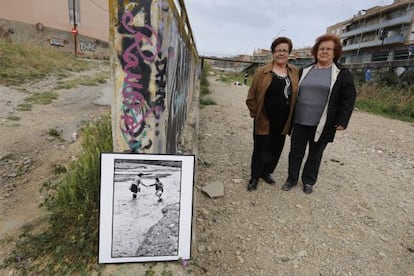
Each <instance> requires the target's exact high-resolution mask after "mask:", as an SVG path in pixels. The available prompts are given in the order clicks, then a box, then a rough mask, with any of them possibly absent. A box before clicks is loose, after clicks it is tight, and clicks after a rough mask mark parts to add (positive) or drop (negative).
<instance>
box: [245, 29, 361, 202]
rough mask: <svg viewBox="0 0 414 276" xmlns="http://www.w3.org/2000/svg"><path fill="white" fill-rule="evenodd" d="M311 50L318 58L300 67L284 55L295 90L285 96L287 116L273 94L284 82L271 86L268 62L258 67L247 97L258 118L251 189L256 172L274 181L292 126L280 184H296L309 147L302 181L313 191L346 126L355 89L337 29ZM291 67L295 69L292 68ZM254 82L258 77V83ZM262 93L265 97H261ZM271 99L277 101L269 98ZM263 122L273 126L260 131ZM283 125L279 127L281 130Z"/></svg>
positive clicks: (321, 37) (275, 59)
mask: <svg viewBox="0 0 414 276" xmlns="http://www.w3.org/2000/svg"><path fill="white" fill-rule="evenodd" d="M278 39H281V38H278ZM278 39H276V40H275V42H276V41H277V40H278ZM283 39H287V38H283ZM275 42H274V43H275ZM290 45H291V44H290ZM272 46H273V44H272ZM290 50H291V48H290ZM290 50H289V52H290ZM272 52H273V49H272ZM311 53H312V55H313V56H314V58H315V63H313V64H311V65H310V66H307V67H306V68H304V69H303V70H300V72H298V71H297V70H296V68H294V67H293V66H291V65H289V64H288V63H287V58H288V55H287V57H286V63H285V64H284V66H285V68H286V70H287V72H290V73H291V74H290V75H289V74H287V76H288V80H289V82H290V87H291V93H290V94H289V93H288V97H287V99H288V101H289V105H290V109H289V112H288V114H287V115H286V113H285V112H286V111H283V109H282V108H280V107H281V105H282V102H283V98H282V97H279V98H277V99H276V96H275V94H276V95H278V94H280V88H281V87H280V86H279V89H271V88H270V87H271V85H269V84H268V82H266V81H264V78H261V77H260V75H261V74H263V71H266V69H264V68H266V67H268V66H269V65H266V66H264V67H262V68H261V69H259V70H258V71H257V73H256V75H255V77H254V79H253V83H252V86H251V87H250V89H249V92H248V96H247V100H246V103H247V106H248V108H249V110H250V115H251V116H252V117H253V118H254V149H253V156H252V165H251V168H252V169H251V179H250V181H249V185H248V190H252V189H256V187H257V179H258V178H257V177H258V176H259V177H262V178H263V179H264V180H265V181H266V182H267V183H270V182H274V181H270V180H273V178H272V177H271V175H270V174H271V173H272V172H273V170H274V169H275V167H276V164H277V162H278V160H279V157H280V153H281V152H282V149H283V145H284V141H285V135H286V134H287V133H290V131H292V133H291V148H290V152H289V168H288V177H287V180H286V183H285V184H284V185H283V186H282V189H283V190H285V191H288V190H290V189H291V188H292V187H294V186H296V185H297V183H298V180H299V174H300V169H301V165H302V162H303V159H304V156H305V151H306V148H307V147H308V155H307V158H306V162H305V165H304V168H303V171H302V175H301V180H302V182H303V191H304V192H305V193H307V194H309V193H311V192H312V191H313V187H314V185H315V183H316V180H317V177H318V174H319V167H320V164H321V160H322V156H323V152H324V150H325V148H326V146H327V144H328V143H329V142H333V140H334V136H335V133H336V131H337V130H344V129H345V128H346V127H347V126H348V122H349V120H350V117H351V114H352V111H353V108H354V104H355V99H356V89H355V86H354V82H353V78H352V75H351V72H350V71H349V70H348V69H347V68H345V67H344V66H342V65H341V64H339V63H338V59H339V57H340V56H341V54H342V45H341V43H340V40H339V38H338V37H337V36H336V35H333V34H325V35H322V36H320V37H318V38H317V39H316V42H315V44H314V46H313V47H312V51H311ZM287 54H288V53H287ZM277 57H278V56H277V55H276V56H275V53H273V62H272V64H273V67H275V64H277V65H279V66H276V67H275V68H276V69H280V65H281V64H283V63H281V62H280V61H281V59H279V60H278V59H277ZM273 67H272V68H273ZM282 67H283V65H282ZM288 68H292V69H291V70H290V71H289V70H288ZM272 72H273V73H275V74H276V75H277V74H278V72H279V73H280V71H277V70H276V72H274V71H273V70H272ZM273 73H272V75H273ZM256 79H257V80H256ZM298 79H299V81H298ZM255 81H256V82H258V83H256V85H255ZM272 83H273V82H272ZM286 84H287V82H286ZM286 87H287V85H286V86H285V88H286ZM298 87H299V89H298ZM297 89H298V91H297ZM263 90H264V91H266V92H263ZM272 91H273V92H272ZM278 91H279V92H278ZM263 93H264V94H265V97H260V95H262V94H263ZM268 94H269V95H268ZM270 94H272V96H271V95H270ZM289 95H290V96H289ZM272 98H273V101H271V100H270V99H272ZM259 106H261V107H262V106H265V108H264V109H263V108H262V109H259ZM259 122H261V125H262V126H266V125H268V126H269V128H268V131H267V132H266V130H267V128H266V127H265V128H263V129H262V131H260V130H261V129H260V128H258V127H257V125H258V124H259ZM276 122H278V123H276ZM275 124H276V125H278V126H279V128H278V129H276V128H274V127H273V128H271V127H270V126H271V125H273V126H275ZM282 124H283V128H282V129H281V128H280V125H282ZM292 127H293V129H292ZM279 130H281V131H280V132H279ZM275 133H277V134H278V135H275ZM276 149H277V150H276ZM258 173H259V175H258Z"/></svg>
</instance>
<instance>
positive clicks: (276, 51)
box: [275, 49, 289, 54]
mask: <svg viewBox="0 0 414 276" xmlns="http://www.w3.org/2000/svg"><path fill="white" fill-rule="evenodd" d="M275 53H281V54H287V53H289V50H286V49H276V50H275Z"/></svg>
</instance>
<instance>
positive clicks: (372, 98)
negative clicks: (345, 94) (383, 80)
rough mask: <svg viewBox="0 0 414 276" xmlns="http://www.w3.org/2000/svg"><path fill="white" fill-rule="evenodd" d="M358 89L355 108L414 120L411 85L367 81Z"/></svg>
mask: <svg viewBox="0 0 414 276" xmlns="http://www.w3.org/2000/svg"><path fill="white" fill-rule="evenodd" d="M358 91H359V93H358V97H357V102H356V107H357V108H359V109H361V110H365V111H368V112H371V113H374V114H379V115H383V116H386V117H389V118H393V119H398V120H402V121H408V122H414V89H413V87H404V88H403V87H401V86H394V87H390V86H384V85H380V84H377V83H367V84H364V85H362V86H361V87H360V88H359V89H358Z"/></svg>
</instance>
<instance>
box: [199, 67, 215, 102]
mask: <svg viewBox="0 0 414 276" xmlns="http://www.w3.org/2000/svg"><path fill="white" fill-rule="evenodd" d="M210 68H211V67H210V66H209V64H208V63H206V65H205V66H204V68H203V70H202V71H201V77H200V104H201V105H202V106H204V105H215V104H217V103H216V102H215V101H214V100H213V99H212V98H211V97H209V96H208V95H209V94H211V91H210V89H209V85H210V84H209V82H208V78H207V76H208V73H209V72H210Z"/></svg>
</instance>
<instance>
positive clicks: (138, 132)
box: [118, 1, 166, 152]
mask: <svg viewBox="0 0 414 276" xmlns="http://www.w3.org/2000/svg"><path fill="white" fill-rule="evenodd" d="M151 2H152V1H141V2H140V4H137V5H136V6H135V7H134V8H133V9H131V11H126V12H125V13H124V14H123V15H122V19H121V25H120V28H119V30H118V31H119V33H123V34H125V36H124V37H123V39H122V55H121V56H120V57H119V58H120V63H121V65H122V68H123V71H124V73H125V78H124V80H123V87H122V92H121V94H122V99H123V101H122V105H121V113H122V115H121V118H120V128H121V132H122V135H123V138H124V140H125V141H126V142H127V143H128V146H129V151H132V152H138V151H140V150H146V149H149V148H151V146H152V145H153V141H152V139H151V137H150V133H149V131H156V127H157V126H158V123H156V122H155V121H156V120H159V119H160V117H161V114H162V112H163V111H164V109H165V105H164V98H165V92H164V88H165V74H166V72H165V67H166V66H165V64H166V59H163V58H162V54H161V52H160V48H161V42H162V41H161V36H160V35H158V34H157V32H156V30H154V29H153V28H152V26H151V25H150V21H149V17H148V15H149V14H150V7H151ZM135 15H138V16H142V15H144V16H145V18H146V19H145V20H144V22H146V24H144V25H142V26H134V25H133V22H134V16H135ZM131 35H132V36H131ZM154 65H155V70H153V69H154V68H153V67H154ZM153 71H156V73H155V78H156V84H157V87H158V88H157V91H156V93H155V97H151V93H150V92H151V91H150V87H149V82H150V79H151V75H152V74H153Z"/></svg>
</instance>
